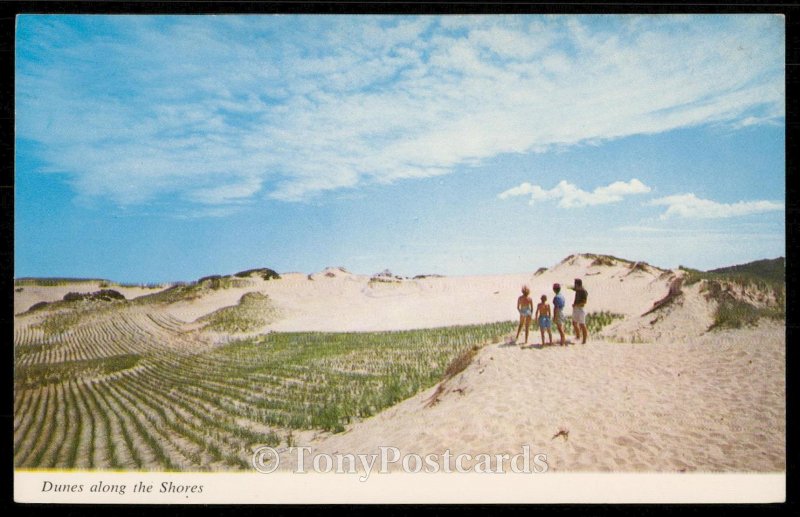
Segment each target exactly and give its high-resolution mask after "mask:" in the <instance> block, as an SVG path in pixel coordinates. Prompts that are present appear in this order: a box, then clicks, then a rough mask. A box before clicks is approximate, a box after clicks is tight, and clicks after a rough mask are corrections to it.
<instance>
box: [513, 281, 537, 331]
mask: <svg viewBox="0 0 800 517" xmlns="http://www.w3.org/2000/svg"><path fill="white" fill-rule="evenodd" d="M530 292H531V291H530V289H528V286H527V285H523V286H522V296H520V297H519V298H517V311H519V326H518V327H517V337H515V338H514V343H516V342H517V340H518V339H519V333H520V331H521V330H522V326H523V325H525V343H527V342H528V329H529V328H530V326H531V314H533V300H531V297H530V296H528V295H529V294H530Z"/></svg>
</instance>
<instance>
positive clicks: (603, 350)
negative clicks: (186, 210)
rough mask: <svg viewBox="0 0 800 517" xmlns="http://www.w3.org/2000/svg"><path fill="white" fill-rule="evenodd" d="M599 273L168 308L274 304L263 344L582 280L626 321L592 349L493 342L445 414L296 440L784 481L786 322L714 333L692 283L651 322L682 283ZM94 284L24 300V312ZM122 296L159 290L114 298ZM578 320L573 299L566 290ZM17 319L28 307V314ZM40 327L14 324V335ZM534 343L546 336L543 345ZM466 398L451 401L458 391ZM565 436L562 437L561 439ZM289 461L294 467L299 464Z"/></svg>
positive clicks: (501, 310)
mask: <svg viewBox="0 0 800 517" xmlns="http://www.w3.org/2000/svg"><path fill="white" fill-rule="evenodd" d="M631 266H632V264H631V263H628V262H624V261H618V262H614V263H612V264H607V265H602V266H597V265H594V260H593V258H591V257H586V256H575V257H572V258H568V259H566V260H565V261H563V262H562V263H560V264H557V265H556V266H554V267H552V268H550V269H549V270H547V271H544V272H542V273H540V274H532V273H523V274H517V275H497V276H480V277H478V276H474V277H429V278H420V279H414V280H410V279H405V280H396V279H391V278H384V279H381V281H376V280H374V279H371V278H370V277H369V276H364V275H353V274H350V273H347V272H346V271H343V270H341V269H328V270H325V271H322V272H319V273H316V274H312V275H305V274H298V273H292V274H285V275H282V278H281V279H279V280H269V281H264V280H261V279H260V278H257V277H253V278H251V279H250V281H249V283H246V285H244V286H241V287H237V288H230V289H219V290H217V291H213V290H210V291H208V292H205V294H204V295H203V296H202V297H201V298H199V299H194V300H184V301H180V302H177V303H173V304H170V305H163V306H161V305H159V306H158V307H157V308H158V310H163V311H165V312H166V313H167V314H168V315H169V316H171V317H174V318H178V319H179V320H181V321H183V322H186V323H191V322H194V321H196V320H197V319H198V318H200V317H202V316H204V315H206V314H209V313H211V312H213V311H215V310H218V309H220V308H222V307H227V306H231V305H236V303H237V302H238V301H239V299H240V298H241V296H242V295H243V294H245V293H247V292H260V293H263V294H266V295H268V296H269V298H270V300H271V301H272V302H273V303H274V305H275V307H276V309H277V311H278V313H279V314H280V318H279V319H278V320H277V321H273V322H271V323H269V324H267V325H265V326H264V328H262V329H260V330H259V331H261V332H263V331H270V330H273V331H289V330H293V331H316V330H320V331H380V330H400V329H411V328H424V327H437V326H446V325H458V324H470V323H484V322H494V321H506V320H514V319H516V318H517V312H516V310H515V303H516V299H517V296H518V295H519V290H520V286H521V285H523V284H527V285H529V286H530V288H531V295H532V296H533V297H534V299H537V298H538V297H539V296H540V295H541V294H547V296H548V299H550V300H552V290H551V285H552V284H553V282H560V283H561V284H562V285H563V286H567V285H571V284H572V281H573V279H574V278H576V277H581V278H583V280H584V285H585V286H586V288H587V289H588V291H589V303H588V305H587V310H588V311H589V312H594V311H601V310H606V311H611V312H614V313H618V314H622V315H624V316H625V318H624V320H622V321H618V322H616V323H614V324H612V325H610V326H609V327H607V328H606V329H604V330H603V332H602V333H601V335H598V336H592V337H591V340H590V343H589V344H588V345H574V346H569V347H567V348H560V347H552V348H551V347H546V348H544V349H536V348H526V349H520V348H518V347H516V346H505V345H496V344H495V345H488V346H487V347H486V348H484V349H482V350H481V351H480V352H479V354H478V356H477V357H476V359H475V361H474V362H473V364H472V365H471V366H470V367H469V368H467V370H465V371H464V372H463V373H462V374H460V375H459V376H457V377H455V378H453V379H451V380H450V381H448V383H447V384H446V386H445V387H446V391H445V394H444V396H443V397H442V398H441V400H440V402H439V403H438V404H436V405H434V406H432V407H429V408H426V407H424V406H425V404H424V401H425V400H426V399H428V398H429V397H430V396H431V394H432V392H433V388H432V389H431V390H428V391H427V392H425V393H421V394H419V395H417V396H415V397H413V398H411V399H409V400H406V401H404V402H402V403H401V404H399V405H397V406H395V407H393V408H390V409H388V410H386V411H384V412H382V413H380V414H379V415H376V416H375V417H373V418H371V419H368V420H366V421H364V422H360V423H357V424H354V425H352V426H351V427H350V428H349V429H348V431H347V432H345V433H344V434H339V435H333V436H321V437H316V438H314V433H298V435H297V437H298V443H300V444H306V445H312V446H313V447H314V448H315V450H317V451H320V452H335V451H339V452H343V453H360V452H365V453H370V452H376V451H377V447H379V446H382V445H383V446H394V447H398V448H400V449H401V450H402V451H403V452H404V453H412V452H413V453H418V454H426V453H442V452H443V451H444V449H450V450H451V451H452V452H453V453H470V454H477V453H487V454H502V453H508V454H516V453H518V452H519V451H520V447H521V446H522V445H523V444H529V445H530V446H531V449H532V451H533V452H541V453H544V454H546V455H547V458H548V463H549V465H550V468H551V469H554V470H570V471H581V470H592V471H596V470H616V471H620V470H624V471H645V470H660V471H695V470H699V471H742V470H747V471H750V470H752V471H775V470H783V469H785V460H784V454H785V444H784V440H785V385H784V377H785V375H784V374H785V344H786V343H785V335H784V326H783V324H776V323H771V324H768V323H763V324H762V325H761V326H760V327H758V328H755V329H745V330H738V331H724V332H708V331H707V329H708V327H709V325H710V324H711V321H712V316H713V311H714V305H713V302H709V301H708V300H706V299H705V297H704V296H703V295H702V293H701V292H700V291H699V289H700V287H699V285H697V284H696V285H694V286H688V287H685V288H684V290H683V294H682V295H681V296H680V297H678V298H676V299H675V301H674V303H671V304H670V305H669V306H667V307H665V308H664V309H662V310H658V311H656V312H654V313H651V314H645V313H646V312H647V311H649V310H650V309H651V308H652V307H653V304H654V302H656V301H657V300H659V299H661V298H663V297H664V296H665V295H666V294H667V292H668V290H669V285H670V283H671V282H672V280H674V279H675V277H676V276H679V275H680V272H678V271H665V270H660V269H657V268H652V267H645V268H643V269H637V268H632V267H631ZM98 288H99V287H98V286H97V285H88V284H79V285H71V286H64V287H58V288H28V287H26V288H25V289H24V290H23V291H22V292H20V293H15V311H20V310H24V309H25V308H27V307H29V306H30V305H32V304H33V303H36V302H37V301H42V300H44V301H53V300H58V299H61V297H63V295H64V294H65V293H66V292H68V291H77V292H92V291H95V290H97V289H98ZM119 290H120V291H121V292H123V294H125V296H126V297H127V298H129V299H130V298H132V297H134V296H137V295H141V294H149V293H152V292H153V291H151V290H139V291H136V290H132V289H127V290H126V289H119ZM564 294H565V296H566V298H567V303H568V309H567V312H568V313H569V312H571V311H570V309H569V305H570V303H571V301H572V297H573V294H572V292H571V291H569V290H565V293H564ZM18 307H19V308H18ZM39 317H41V315H31V316H24V317H20V318H15V326H17V324H19V325H22V324H24V321H25V320H30V321H33V320H34V319H35V318H39ZM532 339H533V340H536V341H537V342H538V333H534V334H533V335H532ZM454 390H455V391H454ZM562 429H563V430H565V431H568V432H569V434H568V438H567V439H565V438H563V437H557V438H553V436H554V435H555V434H556V433H558V432H559V430H562ZM291 460H292V456H291V455H287V456H286V458H285V460H284V462H283V466H284V467H290V466H291Z"/></svg>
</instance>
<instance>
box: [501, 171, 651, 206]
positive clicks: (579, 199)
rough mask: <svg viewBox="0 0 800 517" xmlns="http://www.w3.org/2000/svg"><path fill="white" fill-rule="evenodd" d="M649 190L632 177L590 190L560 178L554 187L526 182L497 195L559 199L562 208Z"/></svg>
mask: <svg viewBox="0 0 800 517" xmlns="http://www.w3.org/2000/svg"><path fill="white" fill-rule="evenodd" d="M647 192H650V187H648V186H647V185H645V184H644V183H642V182H641V181H639V180H637V179H636V178H633V179H632V180H630V181H628V182H625V181H615V182H614V183H611V184H610V185H606V186H604V187H597V188H596V189H594V190H593V191H591V192H587V191H585V190H581V189H580V188H578V187H577V186H575V185H573V184H572V183H569V182H568V181H565V180H562V181H560V182H559V183H558V185H556V186H555V187H553V188H551V189H549V190H545V189H543V188H542V187H540V186H539V185H531V184H530V183H528V182H525V183H522V184H520V185H518V186H516V187H513V188H510V189H508V190H506V191H505V192H501V193H500V194H499V195H498V196H497V197H499V198H500V199H508V198H510V197H516V196H530V204H534V203H536V202H538V201H552V200H556V199H557V200H559V201H558V206H560V207H562V208H574V207H582V206H592V205H606V204H609V203H616V202H619V201H622V199H623V198H624V197H625V196H628V195H631V194H645V193H647Z"/></svg>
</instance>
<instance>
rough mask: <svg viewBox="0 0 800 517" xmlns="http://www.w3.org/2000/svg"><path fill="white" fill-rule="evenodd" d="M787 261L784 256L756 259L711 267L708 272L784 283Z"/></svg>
mask: <svg viewBox="0 0 800 517" xmlns="http://www.w3.org/2000/svg"><path fill="white" fill-rule="evenodd" d="M785 262H786V260H785V259H784V258H783V257H778V258H776V259H764V260H756V261H754V262H748V263H747V264H739V265H736V266H729V267H721V268H718V269H711V270H709V271H708V272H709V273H713V274H716V275H729V276H738V277H742V278H749V279H759V280H766V281H767V282H770V283H781V284H782V283H785V281H786V264H785Z"/></svg>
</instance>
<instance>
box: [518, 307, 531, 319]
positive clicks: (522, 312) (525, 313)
mask: <svg viewBox="0 0 800 517" xmlns="http://www.w3.org/2000/svg"><path fill="white" fill-rule="evenodd" d="M532 314H533V311H532V310H531V309H520V311H519V315H520V316H524V317H526V318H530V317H531V315H532Z"/></svg>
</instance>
